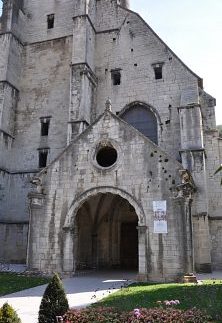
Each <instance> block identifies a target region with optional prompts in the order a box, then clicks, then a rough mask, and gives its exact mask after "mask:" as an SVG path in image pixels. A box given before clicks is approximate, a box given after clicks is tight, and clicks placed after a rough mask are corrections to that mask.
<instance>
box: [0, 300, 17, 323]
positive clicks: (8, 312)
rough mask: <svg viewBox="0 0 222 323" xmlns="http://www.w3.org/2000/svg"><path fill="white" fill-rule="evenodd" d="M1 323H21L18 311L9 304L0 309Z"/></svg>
mask: <svg viewBox="0 0 222 323" xmlns="http://www.w3.org/2000/svg"><path fill="white" fill-rule="evenodd" d="M0 323H21V320H20V318H19V317H18V315H17V313H16V311H15V310H14V309H13V308H12V307H11V306H10V305H9V304H8V303H5V304H4V305H3V306H2V307H1V308H0Z"/></svg>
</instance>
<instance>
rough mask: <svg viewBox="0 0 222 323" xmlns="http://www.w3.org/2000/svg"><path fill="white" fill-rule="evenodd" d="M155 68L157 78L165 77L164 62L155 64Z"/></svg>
mask: <svg viewBox="0 0 222 323" xmlns="http://www.w3.org/2000/svg"><path fill="white" fill-rule="evenodd" d="M153 70H154V74H155V79H156V80H161V79H162V78H163V63H161V64H153Z"/></svg>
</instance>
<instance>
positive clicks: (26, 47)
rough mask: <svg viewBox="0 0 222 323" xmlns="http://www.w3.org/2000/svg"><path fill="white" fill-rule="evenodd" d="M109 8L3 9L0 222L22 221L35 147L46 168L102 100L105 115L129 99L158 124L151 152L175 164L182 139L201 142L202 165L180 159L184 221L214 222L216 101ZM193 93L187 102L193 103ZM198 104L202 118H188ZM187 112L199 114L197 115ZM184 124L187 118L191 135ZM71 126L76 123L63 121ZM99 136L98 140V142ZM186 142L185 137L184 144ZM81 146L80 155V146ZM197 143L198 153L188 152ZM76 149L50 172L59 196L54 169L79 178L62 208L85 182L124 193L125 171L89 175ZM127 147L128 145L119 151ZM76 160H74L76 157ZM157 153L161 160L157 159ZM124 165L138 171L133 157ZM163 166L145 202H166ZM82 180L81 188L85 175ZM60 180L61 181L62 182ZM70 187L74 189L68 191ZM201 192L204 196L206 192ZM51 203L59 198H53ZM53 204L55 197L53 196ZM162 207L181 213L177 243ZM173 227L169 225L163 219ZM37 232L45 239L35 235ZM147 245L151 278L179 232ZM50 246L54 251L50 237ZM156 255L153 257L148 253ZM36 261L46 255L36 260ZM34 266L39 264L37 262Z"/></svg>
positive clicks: (141, 28) (20, 4) (221, 149)
mask: <svg viewBox="0 0 222 323" xmlns="http://www.w3.org/2000/svg"><path fill="white" fill-rule="evenodd" d="M5 3H6V2H5ZM117 3H120V4H121V5H122V6H125V7H126V8H128V7H129V4H128V1H116V0H115V1H110V0H103V1H95V0H91V1H88V2H87V3H86V1H85V0H78V1H73V0H66V1H56V0H49V1H44V2H42V3H41V5H39V4H38V3H37V2H36V1H35V0H24V1H22V0H20V1H13V0H9V1H7V4H6V5H5V6H4V11H3V16H2V18H1V35H0V52H1V54H2V55H1V57H0V82H1V83H0V167H1V168H2V169H3V170H5V169H6V170H7V172H5V171H4V172H2V174H1V175H0V184H1V191H0V194H1V192H3V193H2V196H3V198H2V201H1V202H2V203H1V205H0V217H1V218H4V219H8V220H10V221H11V220H12V221H13V220H15V221H21V222H22V221H26V220H27V219H28V208H27V199H26V196H27V193H28V191H29V190H30V188H31V185H30V184H28V181H29V177H30V176H32V175H33V174H35V173H36V172H37V171H38V166H39V165H38V162H39V159H38V156H39V149H43V148H47V149H49V150H48V152H49V153H48V163H50V162H52V161H53V160H54V159H55V158H57V156H59V154H60V153H61V152H62V151H63V150H64V149H65V147H66V145H67V142H69V141H70V138H71V137H73V136H74V135H76V134H77V133H78V132H81V131H82V130H83V129H85V127H86V125H87V124H90V123H91V122H92V121H93V120H95V119H96V118H97V117H98V115H100V114H101V113H102V112H103V109H104V103H105V101H106V100H107V98H110V99H111V102H112V109H113V112H114V113H119V112H121V111H123V109H124V108H125V107H126V106H128V105H129V104H131V103H132V102H144V103H145V104H146V105H147V106H152V108H153V110H154V111H155V115H156V116H157V118H158V137H159V138H158V139H159V140H158V142H159V147H160V148H161V149H162V150H163V151H165V152H167V154H169V155H170V156H171V157H172V158H173V160H174V161H172V165H173V164H174V167H175V164H177V162H176V160H181V155H180V150H181V148H184V147H185V141H187V143H186V147H185V148H186V149H188V150H189V149H190V148H191V141H192V147H193V148H200V147H199V146H201V144H200V143H203V144H204V145H203V147H202V148H203V149H205V151H206V156H207V159H206V160H205V158H204V154H205V152H204V151H203V152H202V155H201V154H200V153H199V152H195V153H192V154H190V153H189V152H188V153H187V156H188V154H190V157H189V158H190V160H191V161H192V163H193V164H192V167H193V168H192V171H193V175H194V180H195V181H196V185H197V189H198V193H197V194H196V197H195V198H194V203H193V214H194V215H196V216H199V215H201V216H202V215H203V214H202V211H201V210H202V209H204V210H205V209H206V213H208V207H209V215H210V217H215V216H216V217H218V216H221V209H222V205H221V203H222V202H221V201H222V199H221V187H220V176H221V175H217V176H216V177H215V176H214V171H215V169H216V168H217V167H218V165H219V164H220V163H221V153H222V141H221V140H219V139H218V138H217V133H216V132H215V114H214V105H215V100H214V99H213V98H212V97H210V96H209V95H207V94H206V93H205V92H204V91H203V90H201V89H199V90H198V86H201V80H200V78H199V77H198V76H197V75H195V74H194V73H193V72H192V71H190V70H189V68H187V67H186V66H185V65H184V64H183V63H182V62H181V61H180V59H179V58H178V57H176V55H175V54H174V53H173V52H172V51H171V50H170V49H169V48H168V47H167V46H166V44H164V42H163V41H162V40H161V39H159V37H158V36H157V35H156V34H155V33H154V31H153V30H152V29H151V28H150V27H149V26H148V25H147V24H146V23H145V22H144V21H143V19H141V17H140V16H139V15H137V14H136V13H133V12H132V11H130V10H128V9H124V8H122V7H120V6H117ZM50 14H54V28H52V29H48V28H47V15H50ZM87 15H88V16H87ZM155 63H161V64H163V77H162V79H157V80H156V79H155V75H154V70H153V64H155ZM113 69H120V72H121V84H120V85H116V86H115V85H113V83H112V78H111V71H112V70H113ZM198 91H199V92H198ZM190 94H192V95H191V96H190ZM192 96H193V97H195V98H194V100H193V97H192ZM184 102H185V103H184ZM199 103H200V104H201V107H200V111H201V114H200V113H199V112H200V111H197V110H198V109H199ZM190 104H196V106H195V107H196V108H195V109H196V110H195V111H194V110H193V111H194V112H195V113H194V115H193V117H192V118H191V119H192V120H191V119H189V118H183V117H184V116H186V115H188V114H190V113H189V111H188V110H187V108H186V107H187V105H190ZM179 107H182V108H183V109H186V111H185V110H184V111H182V113H181V115H182V114H183V116H182V117H181V118H180V116H179V109H178V108H179ZM196 112H198V118H197V113H196ZM41 117H50V127H49V135H48V136H47V137H42V136H41V135H40V129H41V123H40V118H41ZM201 118H202V119H203V128H202V119H201ZM197 119H198V120H197ZM189 120H191V121H192V129H191V124H190V121H189ZM72 122H74V123H75V122H76V123H75V124H72ZM195 122H196V124H194V123H195ZM70 125H71V126H70ZM68 127H69V130H68ZM70 128H72V129H71V130H70ZM202 130H203V133H202ZM68 133H69V138H68V139H67V134H68ZM97 135H99V134H97ZM106 135H107V134H105V133H104V135H103V136H104V138H106ZM188 135H191V136H190V137H189V138H188V137H187V136H188ZM121 136H123V137H121ZM115 138H116V140H117V141H118V140H119V139H120V138H121V140H122V139H123V140H124V141H125V142H128V140H133V136H132V135H131V134H130V133H129V138H128V137H127V136H126V135H125V133H124V132H123V133H122V132H121V131H120V132H118V133H117V134H116V135H115ZM187 138H188V139H189V140H188V139H187ZM190 138H191V139H192V140H190ZM196 138H198V142H197V140H196ZM87 140H88V141H89V143H90V142H91V143H92V140H94V139H92V138H90V137H89V138H87ZM81 144H83V151H84V145H86V143H81ZM196 145H197V146H198V147H195V146H196ZM126 146H127V145H126ZM76 149H77V150H76ZM76 149H75V151H74V152H73V154H74V155H75V156H74V157H73V158H74V159H73V162H72V161H71V160H70V159H69V161H67V162H68V163H70V165H69V168H67V164H66V161H64V165H63V162H62V161H61V162H59V165H60V166H59V167H60V168H61V170H58V174H60V175H59V176H61V181H62V182H61V183H63V185H64V187H65V192H63V193H64V194H65V196H66V194H68V192H67V189H66V187H69V185H71V184H68V183H70V182H69V180H70V178H69V177H68V178H66V177H63V175H61V174H62V171H64V172H65V173H64V176H66V175H67V172H71V173H72V172H77V173H78V172H79V169H81V172H82V173H81V176H80V175H76V176H77V177H78V176H80V179H79V178H78V179H77V184H76V186H75V187H74V188H72V197H71V193H70V196H69V197H68V198H67V200H66V203H68V204H69V203H71V202H70V201H71V199H73V198H74V196H75V195H78V193H79V192H82V191H83V190H84V189H87V187H90V185H91V184H92V185H94V186H95V187H96V186H97V185H107V183H109V182H112V181H113V180H115V183H113V185H114V186H116V187H118V186H121V185H126V187H127V185H128V184H123V183H125V181H127V180H128V179H127V175H126V174H123V173H121V172H120V173H118V172H117V174H116V175H115V176H110V177H109V176H107V175H106V176H105V175H104V174H103V173H97V172H96V171H93V172H92V170H91V168H90V167H89V169H88V170H87V167H86V162H88V161H89V160H88V159H87V158H90V157H89V155H88V152H86V151H85V155H84V154H83V153H82V150H81V149H80V148H79V146H78V147H77V148H76ZM128 149H131V148H130V147H128ZM133 149H134V148H133ZM137 150H138V151H136V150H134V153H135V154H136V155H137V154H138V156H139V154H141V156H143V154H144V152H142V153H141V151H142V150H143V148H142V144H141V147H140V148H139V147H138V148H137ZM156 151H157V153H155V151H154V156H157V155H156V154H158V152H159V150H158V149H157V150H156ZM149 153H150V152H149ZM78 154H79V156H81V157H78V156H77V155H78ZM160 155H161V156H162V153H161V154H160ZM200 155H201V156H202V157H200ZM187 156H186V158H184V159H183V162H184V165H183V166H184V167H186V168H189V167H188V166H189V163H188V161H189V160H188V159H189V158H188V157H187ZM67 158H68V157H67ZM78 158H81V160H79V159H78ZM75 159H76V160H77V161H76V163H77V162H78V163H80V164H79V166H78V167H77V166H76V168H75V167H74V166H73V164H72V163H74V164H75ZM159 159H160V157H159ZM166 159H168V158H166ZM150 160H154V157H152V158H151V159H148V160H147V159H146V161H145V159H144V161H143V163H141V165H142V166H143V167H145V169H146V168H147V167H149V163H150ZM160 160H161V159H160ZM130 162H131V160H130ZM132 162H133V167H134V168H135V169H136V170H137V167H138V166H136V165H135V160H132ZM162 162H163V161H162ZM162 162H160V163H159V161H158V162H157V163H156V164H157V165H158V166H156V164H155V167H156V169H154V170H149V171H150V172H152V173H153V174H155V175H152V176H153V178H155V177H156V178H158V180H157V183H158V181H159V184H158V185H159V188H158V187H157V188H155V189H154V187H155V185H154V186H153V184H152V185H151V186H152V190H153V191H152V192H153V193H152V194H151V195H152V197H149V198H150V201H151V200H153V199H157V198H158V196H159V198H163V196H164V194H166V196H167V197H166V198H169V196H168V194H170V191H169V188H170V187H169V184H168V183H169V182H171V179H172V177H173V173H172V174H171V172H172V170H173V166H170V168H169V169H165V168H164V169H163V168H162V167H164V166H162V167H161V163H162ZM61 163H62V164H61ZM127 163H128V160H127ZM147 163H148V164H147ZM141 165H140V166H141ZM73 167H74V168H73ZM81 167H83V169H82V168H81ZM153 167H154V165H153ZM77 168H78V169H77ZM205 168H206V169H207V172H206V171H205ZM71 170H72V171H71ZM165 171H166V173H165ZM91 172H92V173H91ZM168 172H170V173H169V175H171V176H172V177H167V178H166V176H167V175H165V174H168ZM23 173H24V174H23ZM71 173H70V174H71ZM135 173H136V172H135ZM25 174H26V175H25ZM78 174H79V173H78ZM147 174H148V173H147ZM147 174H146V175H147ZM117 175H118V176H117ZM91 176H92V183H91V184H90V183H89V181H88V178H89V177H90V178H91ZM132 176H134V175H132ZM139 176H140V177H139ZM147 176H148V177H149V176H151V175H149V174H148V175H147ZM134 177H135V176H134ZM148 177H147V178H148ZM49 178H50V177H49ZM66 180H67V184H64V181H66ZM75 180H76V177H75ZM147 180H148V179H146V180H145V182H146V183H145V184H144V183H143V184H141V182H143V181H144V174H141V173H137V178H136V179H135V190H133V191H132V192H131V194H132V195H133V196H135V198H136V199H141V196H140V190H142V191H144V192H145V191H146V189H147V187H148V186H150V185H149V183H148V182H147ZM55 181H56V183H58V182H59V181H60V178H59V179H58V182H57V180H55V179H54V176H53V177H52V182H51V183H50V184H48V185H49V186H51V185H52V186H53V185H55ZM87 181H88V182H87ZM130 183H132V182H130ZM56 185H57V184H56ZM130 185H131V184H130ZM141 185H142V186H143V185H144V187H142V186H141ZM49 186H47V187H49ZM71 186H72V187H73V184H72V185H71ZM140 186H141V187H140ZM207 187H209V188H210V189H208V190H207ZM148 191H149V189H148ZM50 192H51V191H50ZM56 192H57V191H56ZM60 193H61V192H60ZM147 193H148V192H147ZM50 194H51V195H49V197H51V198H53V196H54V193H53V194H52V193H50ZM56 194H58V193H56ZM144 194H145V193H144ZM149 194H150V193H149ZM158 194H159V195H158ZM56 196H57V195H56ZM207 196H208V197H207ZM59 198H60V199H62V195H60V197H59ZM146 198H147V197H146ZM146 198H145V199H146ZM149 198H148V200H149ZM55 199H56V200H57V197H56V198H55ZM168 202H169V205H170V208H171V209H170V210H171V211H172V214H180V216H181V218H180V219H179V217H177V219H178V221H179V222H178V226H179V227H180V230H179V231H180V234H182V235H183V236H184V239H186V238H185V233H181V230H184V228H183V225H182V224H181V223H182V220H183V219H184V216H183V215H182V214H183V212H182V211H181V207H182V206H181V203H182V202H181V203H176V204H175V205H174V202H172V200H171V199H169V201H168ZM204 202H205V204H204ZM55 203H56V202H55ZM141 203H143V202H141ZM150 203H151V202H150ZM182 204H183V203H182ZM47 205H48V204H47ZM47 207H48V209H47V211H46V212H52V211H49V210H50V207H49V206H47ZM147 212H148V213H147V214H150V212H151V208H150V209H149V208H148V209H147ZM147 216H148V215H147ZM172 216H173V215H172ZM204 216H205V215H204ZM171 220H172V219H171ZM171 220H170V221H171ZM174 220H175V218H173V220H172V222H173V221H174ZM39 221H40V220H39ZM195 221H196V218H195V220H194V222H195ZM195 223H196V224H195V225H194V227H195V230H196V231H194V234H195V235H196V237H198V238H197V240H198V241H196V242H197V243H196V246H199V247H197V249H200V248H202V247H203V249H204V248H205V247H204V246H205V242H206V241H205V240H204V239H202V238H201V237H203V236H204V237H205V239H207V234H208V233H207V230H208V231H209V228H208V225H207V224H206V223H205V229H204V230H205V233H204V235H203V234H202V233H203V232H202V231H203V230H202V229H203V227H202V225H203V223H202V224H200V223H199V222H195ZM38 225H42V224H40V223H39V224H38ZM56 230H58V228H57V229H56ZM46 232H47V228H46ZM42 234H43V235H44V234H45V233H44V230H43V233H42ZM46 234H47V233H46ZM50 236H52V234H51V235H50ZM44 237H45V235H44ZM147 239H148V240H149V239H151V240H152V241H155V243H156V244H155V243H154V245H153V246H152V248H153V250H155V248H157V249H158V250H156V252H155V255H154V254H153V255H152V257H154V258H155V257H156V258H155V259H154V258H153V259H154V260H152V263H153V266H154V267H153V270H154V268H155V270H157V271H158V270H159V271H160V268H162V269H163V268H164V266H165V263H167V261H169V262H170V261H171V260H172V258H171V255H172V254H171V253H170V256H169V257H168V258H169V259H168V258H167V252H168V251H167V250H168V249H167V248H168V247H166V246H167V245H168V244H169V245H170V248H171V249H172V245H173V241H174V242H175V241H176V244H178V243H179V242H178V241H179V235H178V236H177V233H175V236H172V237H168V238H167V239H168V240H167V241H165V240H164V239H163V241H161V238H158V239H157V237H156V236H155V235H154V236H152V233H150V236H147ZM184 239H182V240H180V244H181V245H180V247H179V248H182V245H183V244H184V243H185V244H186V243H187V242H185V240H184ZM43 240H44V239H43ZM148 240H147V241H148ZM208 240H209V239H208ZM169 241H171V242H170V243H169ZM208 242H209V241H208ZM44 243H45V242H44ZM50 243H51V244H52V245H53V243H54V242H53V239H52V242H50ZM162 245H163V246H164V247H163V248H162ZM160 246H161V247H160ZM208 247H209V246H208ZM163 249H164V251H163ZM208 249H209V248H208ZM165 252H166V253H165ZM169 252H170V251H169ZM158 253H159V256H157V255H158ZM162 254H163V255H164V256H163V259H165V260H164V261H163V264H162V265H161V264H159V265H157V263H158V261H159V260H158V259H160V258H161V255H162ZM181 254H183V253H181ZM43 255H44V257H46V256H45V253H43ZM199 256H200V258H201V257H202V256H201V255H199ZM47 257H48V256H47ZM53 257H55V255H54V256H53ZM158 257H159V258H158ZM175 257H176V258H177V257H179V253H178V250H176V251H175ZM182 257H183V256H182ZM53 259H54V258H53ZM178 259H179V258H178ZM181 259H182V258H181ZM181 259H180V260H176V261H175V263H174V265H173V266H175V268H174V269H172V272H175V271H176V270H177V271H179V267H180V266H181V267H180V268H182V267H183V268H184V265H181V261H183V263H185V260H184V259H183V260H181ZM215 259H216V258H215ZM208 260H209V259H208ZM41 261H42V260H41ZM41 261H40V262H41ZM47 261H49V258H47V260H45V259H43V262H42V265H41V266H43V267H44V266H46V263H47ZM209 261H210V260H209ZM38 266H40V265H39V263H38ZM155 266H156V267H155ZM158 268H159V269H158ZM167 268H169V267H167ZM162 269H161V270H162ZM164 270H165V269H164Z"/></svg>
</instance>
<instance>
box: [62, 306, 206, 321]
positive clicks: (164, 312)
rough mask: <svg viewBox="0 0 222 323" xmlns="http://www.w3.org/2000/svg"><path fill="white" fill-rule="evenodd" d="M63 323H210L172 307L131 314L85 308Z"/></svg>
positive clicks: (197, 314)
mask: <svg viewBox="0 0 222 323" xmlns="http://www.w3.org/2000/svg"><path fill="white" fill-rule="evenodd" d="M63 322H65V323H74V322H75V323H99V322H102V323H111V322H113V323H147V322H149V323H154V322H155V323H158V322H166V323H172V322H177V323H183V322H184V323H185V322H190V323H207V322H211V319H210V317H209V316H207V315H205V314H203V313H202V312H201V311H200V310H198V309H195V308H194V309H190V310H186V311H183V310H179V309H176V308H174V307H170V308H164V307H158V308H151V309H145V308H141V309H135V310H134V311H132V312H120V311H118V310H116V309H113V308H106V307H100V308H93V307H91V308H87V309H82V310H70V311H69V312H68V313H67V314H65V316H64V317H63Z"/></svg>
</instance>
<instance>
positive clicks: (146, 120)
mask: <svg viewBox="0 0 222 323" xmlns="http://www.w3.org/2000/svg"><path fill="white" fill-rule="evenodd" d="M120 118H122V119H123V120H124V121H126V122H128V123H129V124H130V125H132V126H133V127H134V128H136V129H137V130H139V131H140V132H141V133H142V134H143V135H145V136H146V137H147V138H149V139H150V140H152V141H153V142H154V143H155V144H158V135H157V119H156V116H155V114H154V113H153V112H152V111H151V110H150V109H149V108H148V107H146V106H144V105H142V104H135V105H133V106H131V107H130V108H128V109H127V110H126V111H124V112H123V113H122V114H120Z"/></svg>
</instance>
